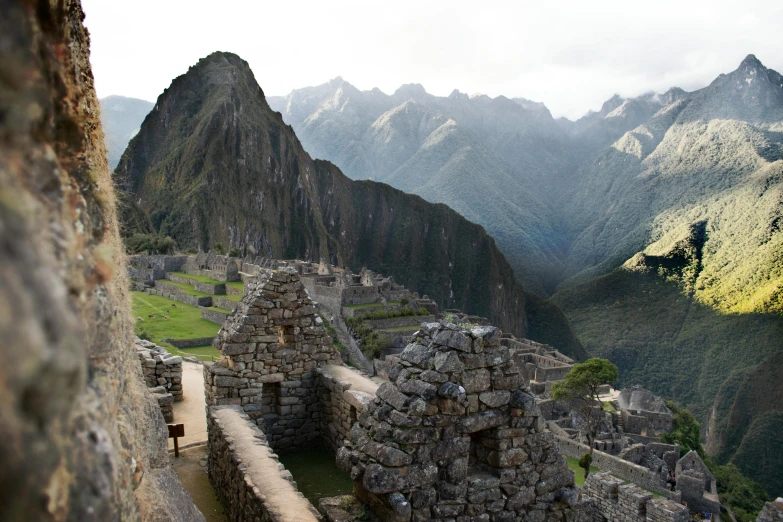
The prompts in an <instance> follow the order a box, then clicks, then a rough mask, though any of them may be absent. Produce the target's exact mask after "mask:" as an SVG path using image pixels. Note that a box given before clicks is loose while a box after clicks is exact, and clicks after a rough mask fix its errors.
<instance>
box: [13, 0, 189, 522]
mask: <svg viewBox="0 0 783 522" xmlns="http://www.w3.org/2000/svg"><path fill="white" fill-rule="evenodd" d="M83 19H84V13H83V11H82V8H81V4H80V2H79V1H78V0H62V1H59V2H35V3H31V2H29V1H21V0H7V1H4V2H3V3H2V16H0V92H2V95H0V115H2V116H1V117H0V259H2V262H1V263H0V309H2V311H0V339H2V342H0V358H2V360H3V368H4V371H3V372H0V388H2V390H3V393H2V394H0V419H2V422H0V439H1V440H2V445H0V520H8V521H17V520H21V521H36V522H37V521H55V520H56V521H62V520H79V521H83V522H92V521H95V522H99V521H107V520H109V521H114V520H122V521H129V522H135V521H138V520H156V521H165V520H172V521H175V520H176V521H181V520H188V521H200V520H204V518H203V516H202V515H201V514H200V513H199V512H198V510H197V509H196V508H195V507H194V506H193V504H192V502H191V501H190V497H189V496H188V495H187V493H185V492H184V490H183V489H182V486H181V485H180V483H179V481H178V480H177V477H176V475H175V474H174V471H173V470H172V469H171V467H170V466H169V461H168V452H167V449H166V428H165V424H164V422H163V418H162V416H161V413H160V410H159V408H158V406H157V404H156V403H155V401H154V400H153V399H152V397H151V395H150V393H149V392H148V390H147V387H146V386H145V383H144V379H143V378H142V372H141V368H140V366H139V363H138V356H137V354H136V350H135V348H134V343H133V323H132V320H131V315H130V296H129V285H128V279H127V273H126V269H125V257H124V254H123V248H122V243H121V241H120V238H119V232H118V224H117V219H116V206H115V200H114V197H115V196H114V188H113V185H112V182H111V179H110V176H109V169H108V165H107V160H106V149H105V146H104V140H103V131H102V130H101V125H100V106H99V103H98V99H97V97H96V95H95V90H94V86H93V76H92V71H91V68H90V62H89V44H90V41H89V36H88V33H87V31H86V30H85V28H84V27H83V25H82V22H83Z"/></svg>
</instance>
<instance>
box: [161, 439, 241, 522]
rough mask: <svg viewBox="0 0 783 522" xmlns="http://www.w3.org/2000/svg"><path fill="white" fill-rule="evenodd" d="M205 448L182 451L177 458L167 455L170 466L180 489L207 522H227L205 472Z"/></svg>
mask: <svg viewBox="0 0 783 522" xmlns="http://www.w3.org/2000/svg"><path fill="white" fill-rule="evenodd" d="M206 458H207V447H206V446H199V447H196V448H190V449H186V450H183V451H181V452H180V453H179V458H175V457H174V455H173V454H172V455H169V460H170V461H171V466H172V467H173V468H174V471H175V472H176V473H177V476H178V477H179V481H180V482H181V483H182V487H184V488H185V490H186V491H187V492H188V493H190V497H191V498H192V499H193V503H194V504H195V505H196V507H197V508H198V510H199V511H201V513H202V514H203V515H204V518H206V519H207V522H228V518H227V517H226V515H225V514H224V513H223V505H222V504H221V503H220V501H219V500H218V499H217V495H215V490H214V489H213V488H212V485H211V484H210V483H209V477H208V476H207V470H206V467H205V466H206Z"/></svg>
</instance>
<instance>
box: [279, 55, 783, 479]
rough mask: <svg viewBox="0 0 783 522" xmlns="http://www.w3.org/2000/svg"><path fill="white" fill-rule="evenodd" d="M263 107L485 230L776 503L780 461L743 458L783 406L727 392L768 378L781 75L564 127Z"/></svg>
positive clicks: (390, 106)
mask: <svg viewBox="0 0 783 522" xmlns="http://www.w3.org/2000/svg"><path fill="white" fill-rule="evenodd" d="M302 99H306V100H307V103H306V104H303V103H301V102H300V100H302ZM270 105H271V106H272V107H273V108H274V109H277V110H279V111H280V112H281V113H282V114H283V118H284V119H285V121H286V122H287V123H289V124H291V125H292V126H293V127H294V129H295V130H296V131H297V133H298V135H299V136H300V138H301V139H302V143H303V144H304V146H305V148H306V149H307V150H309V151H311V152H312V153H313V154H314V155H315V156H317V157H323V158H326V159H329V160H331V161H334V162H336V163H337V165H338V166H340V167H342V168H344V169H345V171H346V173H347V174H348V175H349V176H351V177H354V178H373V179H378V180H382V181H386V182H388V183H390V184H392V185H393V186H396V187H398V188H402V189H404V190H407V191H411V192H414V193H417V194H419V195H421V196H423V197H424V198H426V199H428V200H431V201H443V202H446V203H447V204H449V205H450V206H452V207H453V208H455V209H457V210H458V211H459V212H460V213H462V214H464V215H466V216H468V217H469V218H470V219H471V220H474V221H476V222H478V223H480V224H482V225H484V227H485V228H486V229H487V231H488V232H489V233H490V234H491V235H493V236H494V237H495V238H496V240H497V243H498V246H499V247H500V249H501V250H502V251H503V252H504V253H505V254H506V256H507V257H508V259H509V261H510V262H511V263H512V265H513V267H514V269H515V271H516V272H517V274H518V275H519V277H520V278H521V279H522V280H523V281H524V282H525V285H526V287H527V288H530V289H533V290H535V291H536V292H538V293H539V294H540V295H544V296H547V295H552V294H553V299H552V300H553V301H554V302H556V303H557V304H558V305H559V306H560V307H561V308H562V309H563V310H564V311H565V313H566V315H567V316H568V317H569V319H570V320H571V321H572V324H573V325H574V328H575V329H576V331H577V334H578V335H579V336H580V338H581V340H582V341H583V342H584V343H585V346H586V348H587V349H588V352H589V353H590V354H591V355H603V356H609V357H610V358H611V359H612V360H613V361H614V362H616V363H617V364H618V366H619V367H620V375H621V379H624V380H625V379H627V381H624V382H626V383H629V384H633V383H635V382H639V383H641V384H644V385H646V386H649V387H652V388H653V389H654V390H655V391H656V392H659V393H661V394H664V395H666V396H673V397H675V398H677V399H679V400H681V401H683V402H684V403H685V404H687V405H688V406H689V407H690V408H692V409H693V410H694V411H695V412H696V413H697V415H698V416H699V418H700V419H701V420H702V423H703V426H704V427H705V435H707V436H708V447H710V449H711V451H713V452H714V453H715V454H717V455H719V456H720V458H721V460H722V461H726V460H732V459H734V461H735V462H736V463H737V464H738V465H739V466H740V467H741V468H742V469H743V470H744V471H745V472H746V473H748V474H749V475H750V476H753V477H755V478H757V479H758V480H760V481H761V482H763V483H764V484H765V486H767V487H768V488H769V490H770V492H772V489H773V487H776V486H773V485H775V484H778V483H777V482H775V480H774V478H773V477H772V476H771V473H772V472H771V469H773V468H775V467H776V466H777V468H776V469H779V468H780V466H783V462H782V461H775V460H774V459H775V458H778V457H774V458H773V457H770V458H772V461H773V462H776V464H771V465H770V466H771V467H770V466H767V467H764V468H763V469H762V468H761V467H759V466H757V465H756V463H755V462H752V461H751V460H749V457H748V456H749V455H758V451H757V449H758V448H759V447H760V446H759V445H760V444H762V445H763V444H765V442H764V441H766V443H769V445H770V447H773V446H774V443H773V442H772V441H771V440H768V439H765V438H764V437H768V436H769V433H771V431H772V429H773V427H774V426H775V423H777V422H779V421H780V419H781V418H782V417H783V416H782V415H778V414H776V413H775V412H781V411H782V410H783V403H781V402H779V403H778V406H776V407H771V409H769V408H767V407H765V408H767V409H763V408H757V407H756V406H754V405H753V404H750V403H748V402H747V397H749V396H751V394H750V393H745V392H742V389H746V390H747V389H749V388H748V387H749V386H751V385H752V381H744V382H745V384H744V385H743V386H744V388H743V387H740V386H738V385H735V384H731V383H734V382H735V381H736V382H739V381H738V379H739V378H738V377H732V375H735V372H740V374H742V375H744V374H743V373H742V372H743V371H750V369H751V368H757V369H758V370H757V371H758V372H759V374H764V375H780V374H779V373H776V372H777V368H778V366H777V365H779V364H780V360H781V359H780V358H779V357H777V355H778V354H780V353H781V352H782V351H783V347H781V344H780V339H781V338H783V328H782V326H781V321H782V319H781V314H782V313H783V234H782V233H781V223H782V222H783V220H782V218H781V215H783V80H781V75H780V74H778V73H777V72H775V71H773V70H771V69H768V68H766V67H764V66H763V64H761V62H760V61H759V60H758V59H757V58H756V57H755V56H753V55H749V56H748V57H747V58H745V59H744V60H743V61H742V63H741V64H740V65H739V67H738V68H737V69H736V70H735V71H732V72H730V73H728V74H722V75H720V76H719V77H718V78H716V79H715V80H714V81H713V82H712V83H711V84H710V85H708V86H706V87H704V88H703V89H699V90H696V91H693V92H686V91H683V90H682V89H679V88H672V89H670V90H668V91H667V92H665V93H663V94H656V93H648V94H644V95H642V96H637V97H633V98H622V97H620V96H617V95H616V96H614V97H612V98H611V99H609V100H607V102H606V103H604V105H603V107H602V108H601V110H600V111H597V112H591V113H588V114H587V115H585V116H584V117H582V118H580V119H579V120H577V121H569V120H564V119H558V120H555V119H553V118H552V117H551V114H549V111H547V110H546V109H545V107H542V106H540V105H538V104H534V103H531V102H529V101H526V100H519V101H514V100H510V99H507V98H504V97H498V98H494V99H491V98H489V97H486V96H474V97H469V96H467V95H465V94H462V93H460V92H459V91H454V92H453V93H452V94H451V95H450V96H448V97H436V96H432V95H430V94H427V93H426V91H425V90H424V89H423V87H421V86H420V85H407V86H403V87H401V88H400V89H398V90H397V91H396V92H395V93H394V94H392V95H386V94H384V93H382V92H380V91H379V90H377V89H374V90H372V91H359V90H358V89H355V88H354V87H353V86H351V85H350V84H348V83H347V82H345V81H344V80H342V79H341V78H338V79H336V80H333V81H332V82H329V83H327V84H323V85H321V86H318V87H312V88H307V89H301V90H295V91H293V92H292V93H290V94H289V95H288V96H286V97H277V98H275V97H272V98H270ZM738 314H741V315H738ZM700 339H701V341H699V340H700ZM765 372H766V373H765ZM736 375H739V374H736ZM732 379H734V380H732ZM753 389H755V388H753ZM716 396H720V404H717V403H716V401H718V399H716ZM714 403H715V404H714ZM713 406H715V407H714V408H713ZM738 411H744V412H748V414H749V415H748V416H743V415H739V414H738V413H737V412H738ZM713 412H714V413H713ZM715 416H717V417H715ZM756 416H759V417H758V418H759V419H760V420H759V421H758V423H755V424H753V425H754V426H755V427H754V428H753V429H749V428H748V427H749V426H750V425H751V424H752V422H746V421H747V419H751V420H753V422H755V419H756ZM762 416H763V422H762ZM713 417H715V418H713ZM737 419H743V420H742V422H741V423H740V424H737V422H739V421H738V420H737ZM709 426H713V429H712V430H711V431H710V430H708V429H707V428H708V427H709ZM777 429H779V430H783V426H777ZM726 434H728V435H726ZM744 437H749V439H748V441H745V439H744ZM754 448H755V449H754ZM779 458H780V459H783V456H781V457H779Z"/></svg>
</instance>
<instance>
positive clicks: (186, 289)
mask: <svg viewBox="0 0 783 522" xmlns="http://www.w3.org/2000/svg"><path fill="white" fill-rule="evenodd" d="M161 282H163V283H165V284H167V285H171V286H176V287H177V288H179V289H180V290H182V293H183V294H187V295H192V296H193V297H213V295H212V294H206V293H204V292H199V291H198V290H196V289H195V288H193V286H191V285H189V284H187V283H177V282H176V281H169V280H168V279H165V280H161ZM221 297H222V296H221Z"/></svg>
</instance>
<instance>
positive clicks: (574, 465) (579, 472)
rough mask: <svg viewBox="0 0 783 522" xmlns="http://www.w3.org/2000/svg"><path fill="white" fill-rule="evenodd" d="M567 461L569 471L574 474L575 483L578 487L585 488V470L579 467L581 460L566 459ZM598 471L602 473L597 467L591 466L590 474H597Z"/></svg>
mask: <svg viewBox="0 0 783 522" xmlns="http://www.w3.org/2000/svg"><path fill="white" fill-rule="evenodd" d="M566 460H567V461H568V469H570V470H571V471H573V472H574V482H576V485H577V486H584V484H585V470H584V469H582V468H580V467H579V459H575V458H573V457H566ZM596 471H601V470H600V469H598V468H596V467H595V466H590V473H595V472H596Z"/></svg>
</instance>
